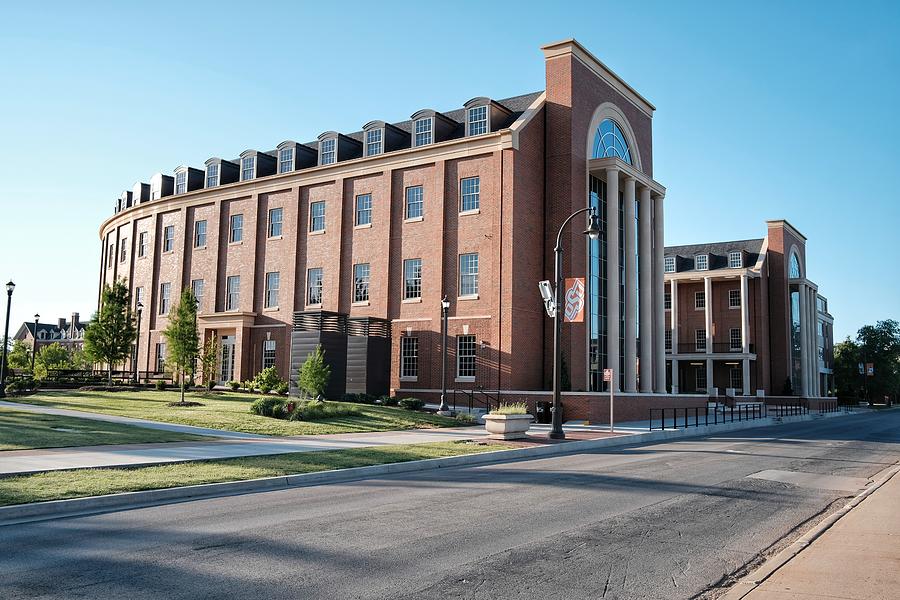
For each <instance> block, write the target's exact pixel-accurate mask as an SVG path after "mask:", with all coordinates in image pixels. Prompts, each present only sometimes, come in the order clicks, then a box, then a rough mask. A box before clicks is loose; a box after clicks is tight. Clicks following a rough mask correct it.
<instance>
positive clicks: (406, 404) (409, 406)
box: [397, 398, 425, 410]
mask: <svg viewBox="0 0 900 600" xmlns="http://www.w3.org/2000/svg"><path fill="white" fill-rule="evenodd" d="M397 404H399V405H400V408H405V409H406V410H422V409H423V408H425V401H424V400H422V399H420V398H404V399H403V400H400V401H399V402H398V403H397Z"/></svg>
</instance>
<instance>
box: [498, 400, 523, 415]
mask: <svg viewBox="0 0 900 600" xmlns="http://www.w3.org/2000/svg"><path fill="white" fill-rule="evenodd" d="M491 414H492V415H527V414H528V405H527V404H525V403H524V402H509V403H504V404H501V405H500V406H499V408H495V409H494V410H492V411H491Z"/></svg>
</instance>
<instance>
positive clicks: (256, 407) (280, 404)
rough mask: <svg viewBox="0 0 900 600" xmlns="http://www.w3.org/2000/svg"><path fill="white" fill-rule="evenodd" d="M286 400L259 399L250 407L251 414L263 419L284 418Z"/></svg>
mask: <svg viewBox="0 0 900 600" xmlns="http://www.w3.org/2000/svg"><path fill="white" fill-rule="evenodd" d="M284 405H285V400H284V398H274V397H272V398H257V399H256V400H254V401H253V403H252V404H251V405H250V412H251V413H253V414H254V415H260V416H261V417H275V418H278V419H280V418H283V417H284V416H285V415H284Z"/></svg>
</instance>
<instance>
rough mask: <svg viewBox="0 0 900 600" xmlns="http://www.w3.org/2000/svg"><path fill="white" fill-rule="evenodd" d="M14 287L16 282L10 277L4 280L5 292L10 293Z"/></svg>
mask: <svg viewBox="0 0 900 600" xmlns="http://www.w3.org/2000/svg"><path fill="white" fill-rule="evenodd" d="M14 289H16V284H14V283H13V282H12V279H10V280H9V281H7V282H6V293H7V294H9V295H12V293H13V290H14Z"/></svg>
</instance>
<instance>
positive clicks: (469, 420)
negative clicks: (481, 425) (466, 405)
mask: <svg viewBox="0 0 900 600" xmlns="http://www.w3.org/2000/svg"><path fill="white" fill-rule="evenodd" d="M454 418H455V419H456V420H457V421H459V422H460V423H463V424H465V425H474V424H475V423H477V422H478V419H476V418H475V417H473V416H472V415H470V414H469V413H464V412H460V413H456V415H455V416H454Z"/></svg>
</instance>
